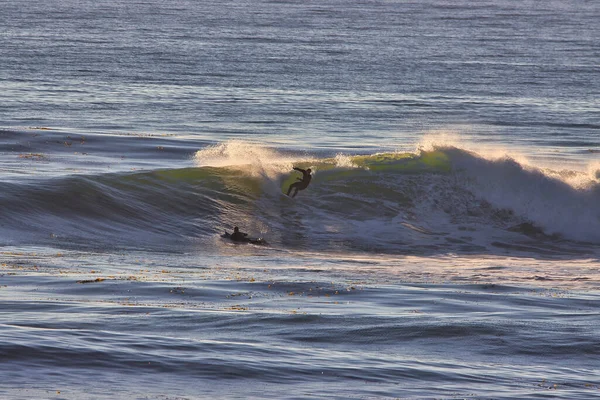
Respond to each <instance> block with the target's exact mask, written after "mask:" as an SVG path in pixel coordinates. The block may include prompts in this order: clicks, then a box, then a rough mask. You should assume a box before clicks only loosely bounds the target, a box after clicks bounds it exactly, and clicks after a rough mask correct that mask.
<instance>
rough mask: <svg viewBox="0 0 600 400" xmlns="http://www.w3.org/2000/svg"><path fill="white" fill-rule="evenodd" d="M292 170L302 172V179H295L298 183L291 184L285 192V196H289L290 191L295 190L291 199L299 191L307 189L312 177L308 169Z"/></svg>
mask: <svg viewBox="0 0 600 400" xmlns="http://www.w3.org/2000/svg"><path fill="white" fill-rule="evenodd" d="M294 169H295V170H296V171H300V172H302V178H296V179H297V180H298V181H299V182H296V183H292V184H291V185H290V187H289V189H288V191H287V195H288V196H289V195H290V192H291V191H292V189H296V191H295V192H294V194H293V195H292V197H296V195H297V194H298V191H299V190H304V189H306V188H307V187H308V184H309V183H310V180H311V179H312V175H311V174H310V173H311V170H310V168H307V169H302V168H297V167H294Z"/></svg>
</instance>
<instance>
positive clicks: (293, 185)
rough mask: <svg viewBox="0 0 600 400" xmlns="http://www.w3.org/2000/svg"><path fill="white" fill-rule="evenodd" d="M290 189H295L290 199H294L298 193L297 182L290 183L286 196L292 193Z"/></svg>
mask: <svg viewBox="0 0 600 400" xmlns="http://www.w3.org/2000/svg"><path fill="white" fill-rule="evenodd" d="M292 189H296V192H295V193H294V194H293V195H292V197H294V196H295V195H296V194H297V193H298V182H296V183H292V184H291V185H290V188H289V189H288V191H287V195H288V196H289V195H290V192H291V191H292Z"/></svg>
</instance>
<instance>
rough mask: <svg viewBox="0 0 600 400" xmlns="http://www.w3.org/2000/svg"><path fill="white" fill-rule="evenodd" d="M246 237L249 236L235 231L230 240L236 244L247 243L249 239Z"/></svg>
mask: <svg viewBox="0 0 600 400" xmlns="http://www.w3.org/2000/svg"><path fill="white" fill-rule="evenodd" d="M246 236H248V234H247V233H244V232H240V231H234V232H233V233H232V234H231V236H230V237H229V238H230V239H231V240H233V241H234V242H247V241H248V240H249V239H248V238H247V237H246Z"/></svg>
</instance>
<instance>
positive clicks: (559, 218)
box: [0, 142, 600, 254]
mask: <svg viewBox="0 0 600 400" xmlns="http://www.w3.org/2000/svg"><path fill="white" fill-rule="evenodd" d="M194 160H195V163H196V165H197V166H196V167H193V168H179V169H177V168H176V169H164V170H154V171H145V172H135V173H116V174H108V175H97V176H71V177H66V178H64V177H63V178H57V179H52V180H45V181H39V182H28V183H8V182H5V183H1V184H0V186H1V190H2V194H1V195H0V207H2V210H3V215H4V218H3V221H4V222H3V224H2V226H1V227H0V229H3V230H5V231H6V234H5V235H4V237H5V238H9V239H8V241H9V242H23V241H29V242H43V241H47V240H64V241H68V242H69V243H77V242H81V243H89V241H90V239H94V240H95V241H96V243H103V244H106V243H113V244H117V245H128V244H132V245H134V244H139V243H146V244H148V245H152V246H162V245H166V243H172V242H177V243H186V242H187V243H189V242H193V243H194V244H195V245H196V246H201V247H202V246H205V247H206V248H207V249H210V248H213V247H214V246H215V240H214V238H215V237H216V236H217V234H218V233H221V232H222V231H223V230H225V229H230V228H231V227H232V226H233V225H239V226H241V227H243V228H244V230H246V231H249V232H251V233H252V234H255V235H261V236H264V237H266V238H268V239H269V242H271V243H272V244H273V245H274V246H279V247H285V248H296V249H316V250H337V249H344V250H348V249H356V250H359V251H375V252H389V253H410V254H413V253H423V252H444V253H453V252H462V253H485V252H489V251H492V250H494V251H498V249H504V250H505V249H517V250H518V249H524V250H525V251H528V249H529V250H531V249H533V251H536V249H537V250H539V249H540V248H541V249H542V250H541V251H546V252H548V251H550V252H554V251H556V252H559V253H560V252H561V251H562V250H564V248H565V246H562V244H564V243H565V241H569V242H570V243H573V242H577V243H580V244H581V245H582V246H583V245H584V244H585V243H590V244H593V243H596V244H597V243H600V181H599V179H598V172H597V171H596V170H594V169H593V168H592V169H591V170H590V171H588V173H585V172H577V171H567V170H555V169H552V170H550V169H543V168H539V167H536V166H533V165H530V164H528V163H525V162H523V161H521V160H519V161H517V160H516V159H515V158H511V157H508V156H506V155H500V156H494V157H491V156H483V155H480V154H477V153H475V152H472V151H469V150H466V149H464V148H460V147H454V146H450V145H443V146H440V145H438V146H429V147H427V148H421V149H420V150H418V151H415V152H392V153H377V154H366V155H343V154H339V155H337V156H335V157H316V156H314V155H298V154H293V153H291V152H284V151H279V150H277V149H273V148H268V147H263V146H258V145H252V144H248V143H243V142H227V143H223V144H219V145H215V146H209V147H206V148H204V149H201V150H199V151H198V152H197V153H196V155H195V157H194ZM292 166H300V167H310V168H311V169H312V170H313V171H314V178H313V182H312V183H311V186H310V187H309V188H308V189H307V190H305V191H302V192H300V194H299V195H298V196H297V197H296V198H295V199H290V198H287V197H286V196H284V195H283V194H282V191H283V190H285V189H286V188H287V186H288V185H289V183H290V182H291V181H294V180H295V177H296V176H298V175H295V174H296V173H294V172H291V171H292ZM561 246H562V247H561ZM569 248H572V246H570V247H569ZM561 249H562V250H561Z"/></svg>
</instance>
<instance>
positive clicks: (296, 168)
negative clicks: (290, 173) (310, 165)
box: [294, 167, 306, 173]
mask: <svg viewBox="0 0 600 400" xmlns="http://www.w3.org/2000/svg"><path fill="white" fill-rule="evenodd" d="M294 169H295V170H296V171H300V172H302V173H305V172H306V170H304V169H302V168H298V167H294Z"/></svg>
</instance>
